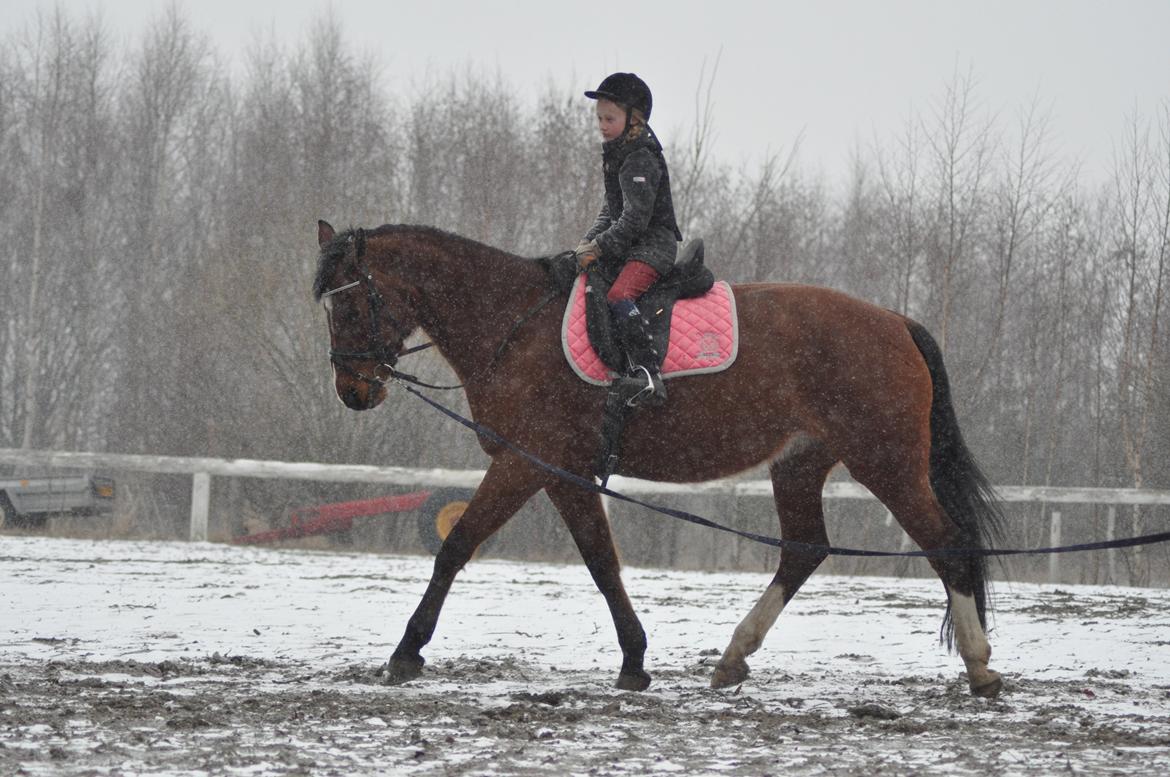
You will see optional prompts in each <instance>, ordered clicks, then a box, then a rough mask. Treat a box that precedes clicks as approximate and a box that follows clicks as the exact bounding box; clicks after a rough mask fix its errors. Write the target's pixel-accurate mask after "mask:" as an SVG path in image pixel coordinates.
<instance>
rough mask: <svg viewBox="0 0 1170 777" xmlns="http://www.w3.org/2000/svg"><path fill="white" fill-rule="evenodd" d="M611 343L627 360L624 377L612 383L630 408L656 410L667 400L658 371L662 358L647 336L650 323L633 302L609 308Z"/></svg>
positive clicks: (618, 303) (621, 303) (625, 302)
mask: <svg viewBox="0 0 1170 777" xmlns="http://www.w3.org/2000/svg"><path fill="white" fill-rule="evenodd" d="M610 312H611V313H612V318H613V323H614V335H615V337H614V340H615V341H616V342H617V344H618V346H619V347H620V348H621V349H622V351H623V353H624V354H625V357H626V374H625V375H623V376H622V377H620V378H618V379H617V380H616V381H614V383H615V385H616V386H617V387H618V388H619V389H621V390H622V393H623V394H627V395H628V396H629V399H628V400H627V402H628V404H629V406H630V407H639V406H645V407H657V406H658V405H661V404H662V403H663V402H665V401H666V386H665V384H663V382H662V375H661V373H660V370H661V368H662V358H663V357H662V355H661V354H659V353H658V350H657V349H656V348H655V347H654V341H653V339H652V338H651V336H650V322H649V321H648V320H647V319H646V318H645V317H644V316H643V315H642V311H640V310H639V309H638V306H637V305H635V304H634V303H633V302H629V301H622V302H616V303H614V304H613V305H611V306H610Z"/></svg>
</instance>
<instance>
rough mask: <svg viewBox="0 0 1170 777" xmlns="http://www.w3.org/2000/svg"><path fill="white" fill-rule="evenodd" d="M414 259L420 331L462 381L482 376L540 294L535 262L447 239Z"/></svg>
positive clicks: (541, 280) (539, 273) (541, 283)
mask: <svg viewBox="0 0 1170 777" xmlns="http://www.w3.org/2000/svg"><path fill="white" fill-rule="evenodd" d="M427 243H428V245H429V246H430V247H431V250H430V251H427V252H425V254H424V253H423V252H420V253H419V254H417V256H418V257H419V259H418V260H417V264H418V266H417V268H416V273H415V274H416V276H417V277H418V278H420V279H421V286H422V289H423V295H424V308H425V309H424V311H422V312H423V317H422V321H421V322H420V323H421V324H422V327H423V329H424V330H425V331H426V333H427V335H428V336H429V337H430V338H431V340H432V342H434V343H435V345H437V346H438V347H439V350H440V351H442V353H443V355H444V356H445V357H446V358H447V360H448V361H449V362H450V363H451V366H452V367H454V368H455V370H456V372H457V373H459V375H460V378H461V379H462V380H469V379H471V378H472V377H473V376H476V375H482V374H483V373H484V372H485V371H486V370H487V369H488V367H489V365H490V364H491V362H492V360H493V358H494V356H495V353H496V351H497V349H498V348H499V346H500V344H501V343H502V342H503V341H504V338H506V337H507V336H508V333H509V331H510V329H511V328H512V326H513V324H514V323H515V321H516V320H517V318H518V317H519V316H520V315H521V314H522V313H523V311H524V309H526V308H527V307H529V306H531V305H532V304H533V302H534V301H535V300H536V299H538V298H539V296H540V295H541V294H542V293H543V290H544V289H545V288H546V285H545V284H546V279H545V277H544V276H545V274H544V271H543V270H542V269H540V267H539V266H537V265H536V263H535V262H531V261H527V260H524V259H519V258H517V257H513V256H509V255H508V254H505V253H503V252H501V251H497V250H495V249H492V248H489V247H487V246H479V245H477V244H474V243H470V242H467V241H462V240H461V239H459V238H453V237H446V236H444V237H435V236H428V237H427Z"/></svg>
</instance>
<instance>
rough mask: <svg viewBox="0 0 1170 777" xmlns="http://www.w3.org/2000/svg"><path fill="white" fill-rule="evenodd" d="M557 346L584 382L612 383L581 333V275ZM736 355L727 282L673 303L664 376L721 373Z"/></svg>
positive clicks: (735, 323)
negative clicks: (562, 349)
mask: <svg viewBox="0 0 1170 777" xmlns="http://www.w3.org/2000/svg"><path fill="white" fill-rule="evenodd" d="M648 312H651V313H652V312H653V311H648ZM561 345H562V346H563V347H564V351H565V358H566V359H568V360H569V365H570V366H572V368H573V372H575V373H577V375H578V376H579V377H580V378H581V379H582V380H584V381H585V382H587V383H592V384H594V385H597V386H608V385H609V384H610V382H612V380H613V378H614V374H613V373H612V372H611V371H610V369H609V368H608V367H606V366H605V363H604V362H603V361H601V357H599V356H598V355H597V352H596V351H594V350H593V344H592V343H590V342H589V334H588V332H586V331H585V276H584V275H580V276H578V278H577V281H576V282H575V283H574V284H573V291H572V292H571V293H570V294H569V304H568V306H567V307H566V308H565V316H564V319H563V320H562V322H561ZM738 352H739V319H738V317H737V316H736V314H735V296H734V295H733V294H732V293H731V286H730V285H729V284H728V283H727V282H726V281H718V282H717V283H716V284H715V285H714V286H712V287H711V290H710V291H708V292H707V293H706V294H704V295H703V296H701V297H692V298H691V299H684V300H679V301H678V302H676V303H675V305H674V311H673V313H672V314H671V319H670V345H669V346H668V347H667V349H666V359H665V361H664V362H663V364H662V377H663V378H677V377H680V376H682V375H699V374H704V373H708V372H719V371H720V370H725V369H727V368H728V367H730V366H731V364H732V362H734V361H735V357H736V354H737V353H738Z"/></svg>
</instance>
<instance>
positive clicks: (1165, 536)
mask: <svg viewBox="0 0 1170 777" xmlns="http://www.w3.org/2000/svg"><path fill="white" fill-rule="evenodd" d="M397 382H398V383H399V385H401V386H402V387H403V388H404V389H406V390H407V391H409V392H410V393H411V394H414V395H415V396H416V397H418V398H419V399H421V400H422V401H423V402H426V403H427V404H428V405H430V406H431V407H433V408H435V409H436V410H438V411H439V412H440V413H442V414H443V415H445V416H447V417H449V418H451V419H453V420H455V421H458V422H459V423H460V424H462V425H463V426H466V427H467V428H468V429H470V430H472V431H473V432H475V433H476V434H478V435H480V436H481V437H486V438H488V439H489V440H491V441H492V442H495V443H499V444H500V445H503V446H504V447H505V448H507V449H509V450H511V451H513V452H514V453H517V454H519V455H520V456H522V457H524V458H525V459H527V460H528V461H530V462H531V463H532V464H534V465H536V466H537V467H538V468H540V469H542V470H544V471H545V472H548V473H550V474H552V475H556V476H557V477H558V478H560V479H561V480H565V481H568V482H570V483H573V484H574V485H576V486H579V487H581V488H583V489H585V490H587V491H593V492H595V493H598V494H604V495H605V496H608V497H610V498H612V499H618V500H620V501H622V502H629V503H630V504H635V505H638V506H639V507H645V508H646V509H647V510H653V511H654V512H656V513H661V514H663V515H669V516H670V517H672V518H678V519H680V520H683V521H687V522H689V523H694V524H698V525H699V526H706V527H708V528H711V529H718V530H719V531H724V532H728V533H730V534H735V535H738V536H740V537H743V538H744V539H748V540H751V541H752V542H758V543H760V544H762V545H771V546H772V547H776V548H787V549H789V550H794V551H798V552H801V553H817V554H820V553H825V554H828V555H830V556H868V557H884V558H890V557H898V558H914V557H921V558H961V557H968V556H1039V555H1046V554H1049V553H1076V552H1079V551H1084V550H1106V549H1109V548H1133V547H1137V546H1139V545H1153V544H1156V543H1159V542H1170V532H1160V533H1158V534H1144V535H1142V536H1140V537H1125V538H1123V539H1120V540H1107V541H1103V542H1085V543H1081V544H1079V545H1062V546H1060V547H1056V548H1023V549H1019V548H1001V549H988V548H938V549H936V550H907V551H890V550H859V549H856V548H838V547H833V546H831V545H815V544H812V543H808V542H795V541H793V540H785V539H781V538H779V537H769V536H767V535H766V534H756V533H755V532H749V531H742V530H740V529H733V528H732V527H730V526H724V525H723V524H719V523H715V522H714V521H712V520H709V519H707V518H703V517H702V516H699V515H694V514H693V513H688V512H687V511H685V510H675V509H674V508H671V507H662V506H660V505H655V504H651V503H649V502H643V501H642V500H640V499H635V498H634V497H632V496H626V495H625V494H621V493H618V492H617V491H614V490H612V489H610V488H606V487H605V486H601V485H598V484H597V483H595V482H594V481H593V480H590V479H586V478H583V477H581V476H580V475H577V474H575V473H573V472H569V471H568V470H566V469H562V468H561V467H558V466H556V465H555V464H549V463H548V462H546V461H544V460H543V459H541V458H539V457H537V456H535V455H534V454H532V453H529V452H528V451H526V450H524V449H523V448H520V447H519V446H517V445H516V444H515V443H513V442H511V441H510V440H507V439H505V438H504V437H502V436H500V435H499V434H498V433H496V432H494V431H492V430H491V429H489V428H488V427H486V426H484V425H483V424H480V423H477V422H475V421H472V420H471V419H469V418H464V417H463V416H461V415H459V414H458V413H456V412H455V411H454V410H451V409H450V408H448V407H445V406H443V405H442V404H440V403H438V402H436V401H435V400H433V399H431V398H430V397H428V396H426V395H425V394H423V393H422V392H420V391H418V390H417V389H415V388H413V387H412V386H409V385H407V384H406V383H405V382H403V381H397Z"/></svg>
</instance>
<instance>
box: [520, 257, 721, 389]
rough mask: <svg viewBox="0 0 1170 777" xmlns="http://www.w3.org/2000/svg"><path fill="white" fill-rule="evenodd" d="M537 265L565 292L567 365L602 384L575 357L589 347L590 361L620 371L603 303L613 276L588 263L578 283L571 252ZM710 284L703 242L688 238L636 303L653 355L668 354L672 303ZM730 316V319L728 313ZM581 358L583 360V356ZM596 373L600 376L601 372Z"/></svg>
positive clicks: (619, 357) (711, 278) (618, 354)
mask: <svg viewBox="0 0 1170 777" xmlns="http://www.w3.org/2000/svg"><path fill="white" fill-rule="evenodd" d="M541 261H542V262H544V263H545V267H546V269H547V270H548V272H549V275H550V277H551V278H552V280H553V283H554V285H556V287H557V288H558V289H560V290H562V291H566V292H570V301H569V309H568V310H567V311H566V314H565V324H564V327H563V330H564V331H563V339H564V342H565V346H566V347H565V353H566V356H567V357H568V359H569V362H570V364H572V365H573V368H574V370H576V371H577V373H578V374H579V375H581V377H582V378H583V379H585V380H586V381H589V382H590V383H603V384H604V383H608V382H609V381H608V379H604V378H602V379H598V377H599V376H598V375H597V374H596V370H595V369H590V368H588V367H584V368H583V366H582V359H581V358H578V356H579V355H580V351H581V350H582V347H583V346H592V350H593V352H594V353H595V357H596V359H597V360H600V362H601V364H602V365H604V367H605V368H608V370H610V371H613V372H616V373H620V372H622V371H623V369H624V367H625V364H624V360H623V357H622V350H621V348H620V347H619V346H618V344H617V342H616V340H615V336H614V331H613V323H612V320H611V318H610V314H609V304H608V303H607V301H606V294H607V293H608V292H609V289H610V286H612V285H613V282H614V280H615V278H612V277H606V276H605V275H604V274H602V272H601V270H600V269H599V267H598V265H597V263H594V264H592V265H590V267H589V269H588V270H587V271H586V272H585V274H584V279H583V280H578V273H579V271H578V269H577V265H576V259H575V258H574V257H573V255H572V254H567V255H566V254H562V255H559V256H555V257H551V258H549V259H543V260H541ZM582 284H583V285H584V313H585V329H586V331H587V332H588V342H587V343H580V344H578V343H576V342H574V340H575V337H576V332H575V326H574V324H575V323H576V322H575V321H574V320H573V317H574V316H575V315H576V314H578V313H579V310H580V300H579V296H580V286H581V285H582ZM714 285H715V276H714V275H712V273H711V271H710V270H709V269H708V268H707V267H706V265H705V264H703V241H702V240H692V241H690V242H688V243H687V244H686V245H685V246H684V247H683V250H682V254H681V256H680V257H679V260H678V261H677V262H676V263H675V265H674V267H673V268H672V269H671V271H670V272H669V273H667V274H666V275H664V276H662V277H661V278H659V279H658V280H657V281H656V282H655V283H654V285H653V286H651V287H650V288H649V289H647V291H646V293H645V294H643V295H642V296H641V297H640V298H639V299H638V307H639V308H640V309H641V310H642V311H643V315H644V316H645V317H646V318H647V319H648V320H649V321H650V322H651V326H650V335H651V337H652V339H653V341H654V347H655V350H656V351H657V352H658V353H659V354H662V355H663V356H664V357H665V356H666V355H667V352H668V343H669V341H670V336H671V322H672V319H673V315H674V306H675V303H676V302H677V301H678V300H680V299H690V298H694V297H701V296H703V295H704V294H707V293H708V292H709V291H711V289H712V287H713V286H714ZM726 294H727V298H728V300H730V288H728V289H726ZM732 314H733V315H734V311H732ZM570 343H572V345H570ZM585 360H586V361H588V358H586V359H585ZM646 366H648V367H655V368H662V366H663V365H662V364H661V363H660V364H655V365H646ZM677 371H678V370H676V372H677ZM694 371H698V370H694ZM601 372H602V373H604V372H605V370H602V371H601Z"/></svg>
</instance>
